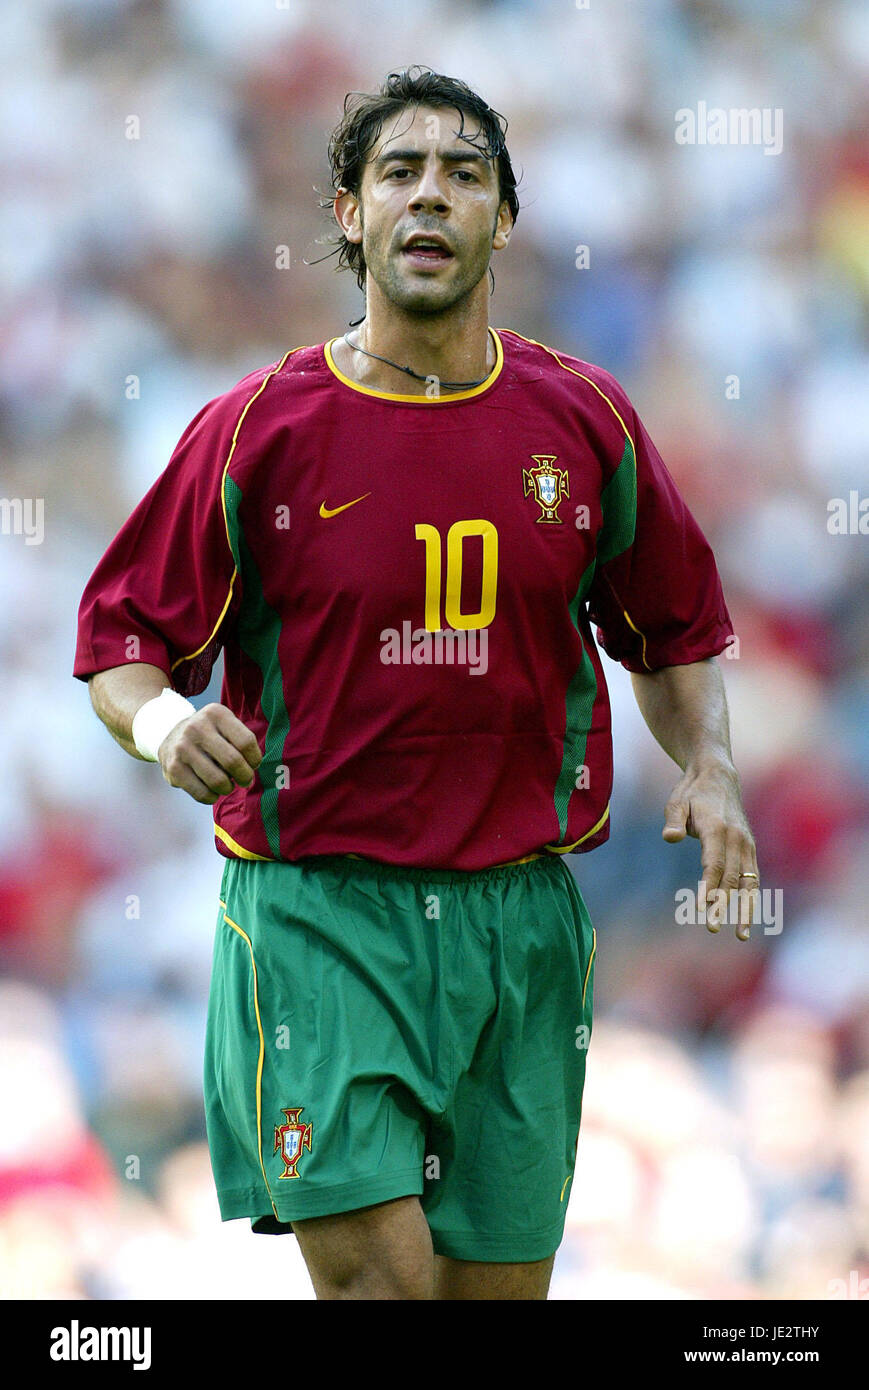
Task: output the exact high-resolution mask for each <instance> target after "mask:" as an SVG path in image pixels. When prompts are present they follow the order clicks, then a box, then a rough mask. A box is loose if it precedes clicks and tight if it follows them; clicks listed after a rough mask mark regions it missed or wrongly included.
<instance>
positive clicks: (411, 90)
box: [321, 63, 519, 290]
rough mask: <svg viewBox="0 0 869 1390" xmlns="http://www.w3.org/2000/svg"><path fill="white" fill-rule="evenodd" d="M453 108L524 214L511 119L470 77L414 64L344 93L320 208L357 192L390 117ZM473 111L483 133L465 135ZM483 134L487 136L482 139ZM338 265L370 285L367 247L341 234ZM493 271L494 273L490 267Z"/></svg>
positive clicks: (504, 198)
mask: <svg viewBox="0 0 869 1390" xmlns="http://www.w3.org/2000/svg"><path fill="white" fill-rule="evenodd" d="M417 106H431V107H435V108H441V107H451V108H453V109H454V110H455V111H456V112H457V113H458V116H459V132H458V133H459V136H460V137H461V138H463V139H465V140H467V141H468V143H469V144H472V145H474V147H475V148H476V149H478V150H480V152H481V153H482V154H484V155H485V156H486V158H487V159H490V160H493V161H495V162H496V164H497V169H498V190H499V194H500V200H501V202H502V203H503V202H506V204H507V206H508V207H509V209H510V212H511V213H512V215H513V221H514V222H515V220H516V218H517V217H518V215H519V199H518V197H517V194H516V177H515V175H514V173H513V165H512V164H511V162H510V155H509V154H508V152H507V144H506V138H505V137H506V134H507V121H506V119H505V118H504V117H503V116H502V115H500V113H499V112H498V111H494V110H493V109H492V107H491V106H489V105H488V104H487V103H486V102H485V101H484V100H483V98H482V97H481V96H478V95H477V93H476V92H475V91H473V90H472V89H471V88H470V87H469V86H468V85H467V83H466V82H462V81H460V80H459V78H457V77H445V76H444V75H443V74H442V73H439V72H432V70H431V68H426V67H423V66H421V65H420V64H419V63H414V64H413V66H412V67H409V68H405V69H403V70H402V71H400V72H391V73H389V75H388V76H387V77H386V79H385V80H384V82H383V83H382V85H381V87H380V90H379V91H377V92H348V93H347V95H346V97H345V98H344V115H343V116H342V118H341V120H340V122H339V123H338V125H337V126H336V127H335V129H334V130H333V132H332V135H331V137H330V140H329V164H330V168H331V173H332V192H331V194H330V195H329V196H328V197H324V198H323V199H322V201H321V207H323V208H331V206H332V203H333V201H334V199H335V196H336V195H337V193H338V191H339V189H341V188H346V189H347V190H348V191H349V192H350V193H355V194H357V195H358V193H359V189H360V186H361V184H362V173H363V170H364V168H365V161H366V160H367V158H368V155H369V153H370V151H371V150H372V149H373V147H374V145H375V144H376V143H377V141H378V139H379V138H380V133H381V131H382V129H383V126H384V124H385V122H386V121H387V120H388V119H389V118H390V117H391V116H394V115H397V114H398V112H399V111H403V110H404V109H405V107H417ZM466 116H471V117H473V119H474V121H475V122H476V123H477V124H478V125H479V132H478V133H477V134H475V135H474V137H473V138H472V137H471V136H467V135H465V134H464V130H465V117H466ZM480 137H482V141H481V138H480ZM335 251H337V253H338V265H337V268H338V269H339V270H353V271H355V273H356V280H357V283H358V285H359V288H360V289H361V290H364V289H365V257H364V256H363V254H362V247H361V246H359V245H356V244H354V243H353V242H349V241H348V240H347V238H346V237H345V236H344V234H343V232H342V233H339V235H338V241H337V245H336V247H335V250H334V251H332V252H330V255H334V254H335ZM490 273H491V272H490Z"/></svg>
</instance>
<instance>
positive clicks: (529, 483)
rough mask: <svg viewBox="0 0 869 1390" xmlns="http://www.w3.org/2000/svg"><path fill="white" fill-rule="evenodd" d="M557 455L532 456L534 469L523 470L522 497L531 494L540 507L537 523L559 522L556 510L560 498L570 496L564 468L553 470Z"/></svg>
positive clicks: (559, 518) (568, 482) (568, 481)
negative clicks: (523, 488)
mask: <svg viewBox="0 0 869 1390" xmlns="http://www.w3.org/2000/svg"><path fill="white" fill-rule="evenodd" d="M557 457H558V455H557V454H532V455H531V458H532V460H533V462H534V463H536V465H537V467H536V468H523V469H522V481H523V483H524V484H525V492H524V496H525V497H527V496H528V494H529V492H533V494H534V500H535V502H536V503H537V505H538V506H539V507H540V516H539V517H538V518H537V520H538V521H543V522H547V521H550V522H560V521H561V517H560V516H559V515H558V508H559V506H560V504H561V501H562V498H564V497H569V496H570V480H569V479H568V476H567V469H566V468H554V467H553V464H554V463H555V461H556V459H557Z"/></svg>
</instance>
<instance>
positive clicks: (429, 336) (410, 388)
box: [333, 304, 496, 396]
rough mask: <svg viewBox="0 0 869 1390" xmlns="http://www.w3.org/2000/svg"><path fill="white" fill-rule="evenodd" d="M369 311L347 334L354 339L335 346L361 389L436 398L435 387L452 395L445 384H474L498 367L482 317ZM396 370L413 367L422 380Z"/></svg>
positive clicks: (338, 358) (346, 372) (337, 357)
mask: <svg viewBox="0 0 869 1390" xmlns="http://www.w3.org/2000/svg"><path fill="white" fill-rule="evenodd" d="M368 307H369V312H368V313H367V315H366V317H365V318H364V319H363V321H362V323H361V324H359V325H357V327H355V328H353V329H351V330H350V331H349V333H348V334H347V339H348V340H349V341H345V339H344V338H343V337H342V338H339V339H338V341H337V342H336V343H335V345H334V348H333V355H334V358H335V362H336V365H337V366H338V368H339V370H340V371H342V372H343V373H344V375H345V376H348V377H350V379H351V380H352V381H356V382H358V383H359V384H360V385H361V386H368V387H369V388H371V389H372V390H375V391H388V392H390V393H392V394H395V395H419V396H425V395H431V394H432V387H433V386H434V387H435V389H437V390H440V389H443V391H444V394H448V393H449V388H448V387H446V386H443V387H441V385H440V384H441V383H446V382H452V383H458V382H461V383H463V384H465V385H466V386H470V385H473V384H474V383H477V382H480V381H484V380H485V379H486V377H487V376H488V375H489V374H490V372H491V371H492V369H493V368H494V366H495V361H496V351H495V344H494V341H493V339H492V335H491V333H490V332H489V328H488V323H487V322H486V319H485V318H483V317H482V316H481V315H479V314H474V315H470V316H469V315H465V316H462V318H460V319H457V316H455V315H438V316H434V315H432V316H426V317H422V316H413V315H409V314H401V315H396V314H395V313H394V312H393V313H390V314H389V315H387V316H383V315H378V314H377V313H373V312H372V306H371V305H370V304H369V306H368ZM360 349H365V351H361V350H360ZM367 353H374V354H376V356H373V357H369V356H367V355H366V354H367ZM380 358H387V359H388V362H382V361H380V360H378V359H380ZM389 363H395V364H397V366H392V365H389ZM397 367H410V368H411V370H412V371H414V372H416V373H417V374H418V376H419V377H421V378H422V380H418V379H417V377H413V376H410V375H408V373H407V372H402V371H398V370H397ZM453 390H455V387H453Z"/></svg>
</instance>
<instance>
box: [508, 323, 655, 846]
mask: <svg viewBox="0 0 869 1390" xmlns="http://www.w3.org/2000/svg"><path fill="white" fill-rule="evenodd" d="M501 331H502V332H504V333H512V334H513V337H514V338H521V339H522V341H523V343H532V344H533V346H534V347H539V348H543V351H544V352H548V353H549V355H550V357H554V358H555V360H556V362H557V363H558V365H559V367H563V368H564V370H565V371H566V372H572V373H573V375H574V376H578V377H581V378H582V380H583V381H587V382H588V384H589V386H592V387H593V388H594V390H595V391H597V394H598V395H599V396H600V398H601V400H604V401H606V403H607V405H608V406H609V408H610V410H611V411H612V413H613V415H614V416H615V417H616V419H617V420H618V422H619V424H620V425H621V427H622V429H623V430H624V432H625V438H626V439H627V441H628V443H629V444H630V446H631V452H632V454H633V456H634V460H636V457H637V447H636V445H635V444H634V441H633V439H632V438H631V433H630V430H629V429H628V427H627V425H626V424H625V422H624V420H623V419H622V417H621V415H620V414H619V412H618V410H617V409H616V407H615V406H614V405H613V403H612V401H611V400H610V398H609V396H608V395H607V394H606V392H605V391H602V390H601V389H600V387H599V386H598V385H597V384H596V383H595V382H593V381H592V379H591V377H590V376H586V375H585V373H584V372H578V371H577V370H576V368H575V367H568V365H567V363H566V362H562V360H561V358H560V357H559V356H558V353H557V352H554V351H553V349H552V348H551V347H547V346H546V344H545V343H538V341H537V339H536V338H526V337H524V336H523V335H522V334H521V333H517V332H516V330H515V328H504V329H502V330H501ZM622 613H623V615H624V617H625V618H626V619H627V622H628V626H629V627H631V628H633V630H634V632H635V633H636V634H637V636H638V637H640V638H642V642H643V665H644V666H645V667H646V668H647V670H649V671H651V669H652V668H651V666H650V665H649V663H648V661H647V660H646V638H645V636H644V634H643V633H642V632H640V629H639V628H638V627H637V626H636V625H635V624H634V623H633V622H631V619H630V617H629V616H628V612H627V610H626V609H624V608H623V609H622ZM577 843H579V842H577Z"/></svg>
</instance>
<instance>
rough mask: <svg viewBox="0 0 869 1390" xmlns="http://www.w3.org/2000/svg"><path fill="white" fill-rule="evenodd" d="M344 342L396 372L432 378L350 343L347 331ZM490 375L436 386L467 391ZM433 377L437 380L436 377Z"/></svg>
mask: <svg viewBox="0 0 869 1390" xmlns="http://www.w3.org/2000/svg"><path fill="white" fill-rule="evenodd" d="M344 342H345V343H346V344H347V346H348V347H349V348H352V349H353V351H354V352H364V353H365V356H366V357H375V358H376V359H377V361H378V362H385V363H386V365H387V367H394V368H395V370H396V371H397V372H406V373H407V375H408V376H412V377H414V378H415V380H416V381H431V380H432V377H430V376H420V374H419V372H415V371H413V370H412V369H411V368H410V367H401V366H399V364H398V363H397V362H390V360H389V358H388V357H381V356H380V354H379V353H376V352H369V351H368V349H367V348H364V347H359V346H358V345H357V344H356V343H351V341H350V335H349V334H348V333H345V334H344ZM490 376H491V372H487V373H486V375H485V376H481V377H480V380H479V381H438V387H441V386H443V387H445V388H446V390H448V391H468V390H470V389H471V387H473V386H482V384H483V382H484V381H488V379H489V377H490ZM434 379H435V380H437V378H434Z"/></svg>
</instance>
